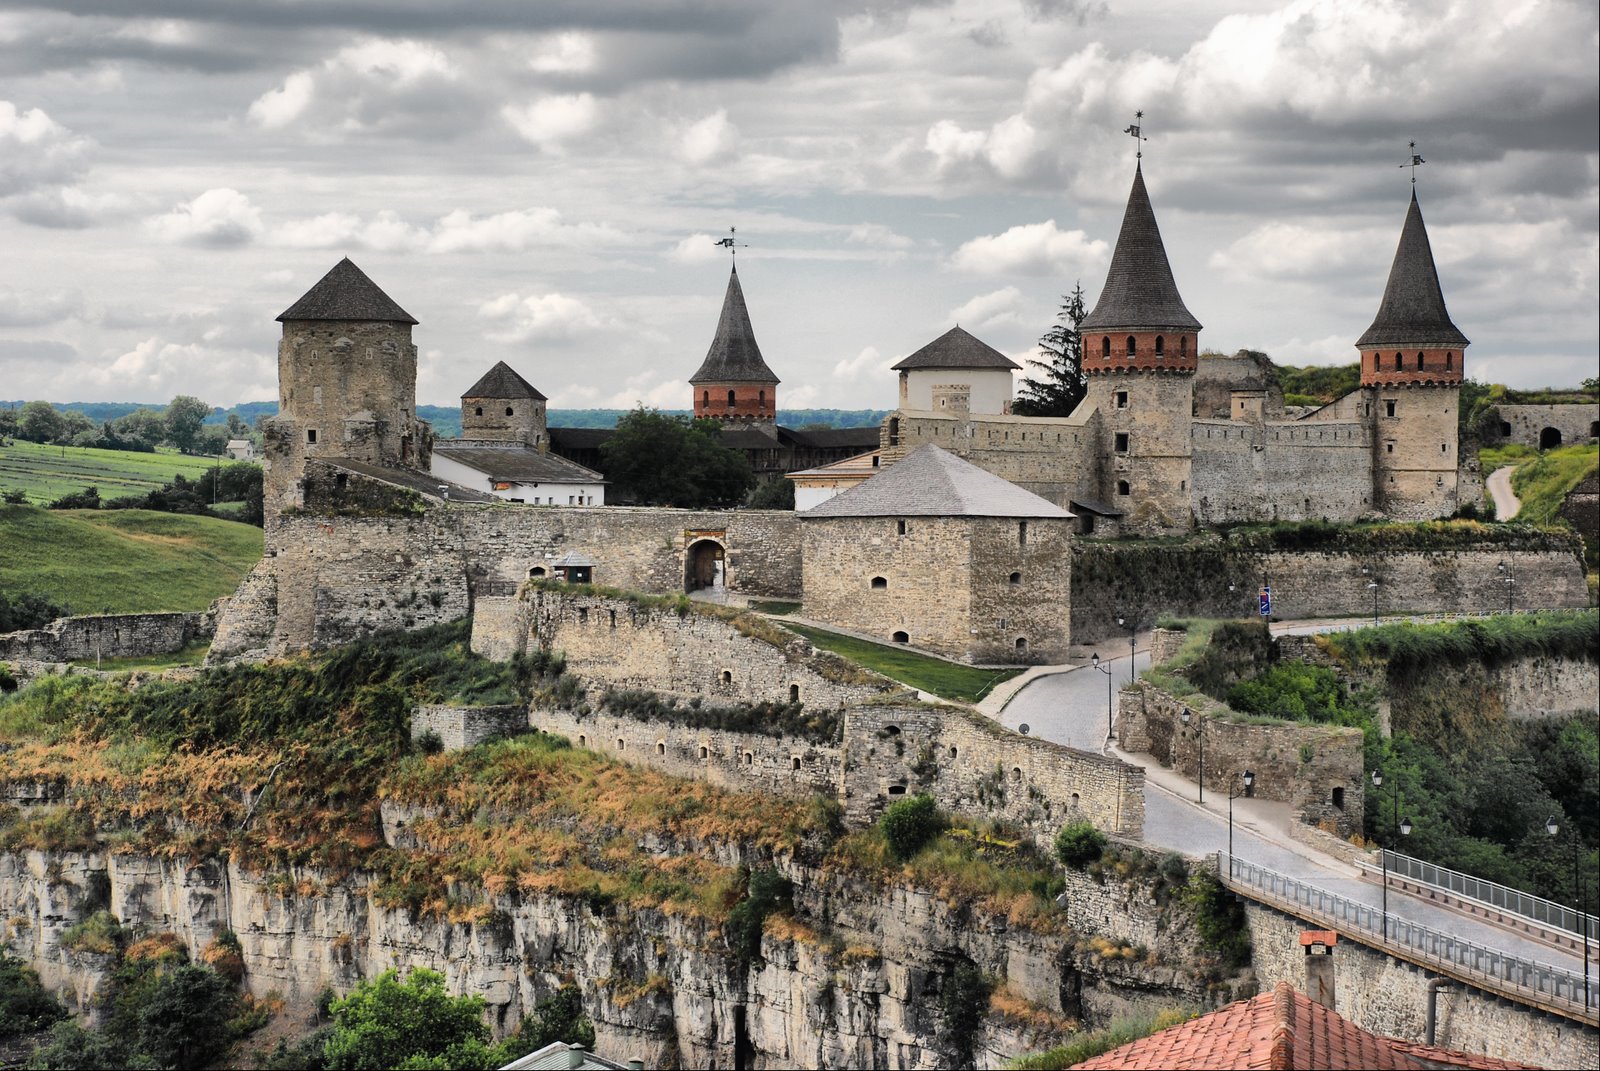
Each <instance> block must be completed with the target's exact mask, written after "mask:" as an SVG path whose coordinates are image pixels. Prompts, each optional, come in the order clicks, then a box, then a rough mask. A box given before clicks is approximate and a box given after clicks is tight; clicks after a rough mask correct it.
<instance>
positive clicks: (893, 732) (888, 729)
mask: <svg viewBox="0 0 1600 1071" xmlns="http://www.w3.org/2000/svg"><path fill="white" fill-rule="evenodd" d="M883 732H884V735H886V736H899V735H900V726H898V725H885V726H884V727H883Z"/></svg>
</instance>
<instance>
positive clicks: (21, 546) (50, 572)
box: [0, 505, 261, 614]
mask: <svg viewBox="0 0 1600 1071" xmlns="http://www.w3.org/2000/svg"><path fill="white" fill-rule="evenodd" d="M260 558H261V529H259V528H256V527H254V526H252V525H248V524H240V523H238V522H236V521H223V520H218V519H217V518H215V517H190V516H185V515H182V514H176V513H153V512H151V511H149V510H139V509H128V510H44V509H39V508H38V507H36V506H8V505H0V590H4V591H6V592H8V593H16V592H31V593H33V594H36V595H43V596H45V597H46V598H48V599H50V600H52V601H53V602H56V603H59V604H60V605H63V606H66V607H67V608H68V609H70V610H71V611H72V612H73V613H86V614H87V613H99V612H100V611H102V610H104V609H107V608H109V609H110V610H111V611H112V612H113V613H158V612H165V611H176V610H204V609H205V608H206V607H207V606H208V605H210V604H211V601H212V600H213V599H216V598H218V597H219V596H222V595H228V594H231V593H232V592H233V590H234V588H236V587H238V585H239V581H240V580H241V579H243V577H244V575H245V573H247V572H249V571H250V568H251V567H252V566H253V565H255V563H256V562H257V561H259V560H260Z"/></svg>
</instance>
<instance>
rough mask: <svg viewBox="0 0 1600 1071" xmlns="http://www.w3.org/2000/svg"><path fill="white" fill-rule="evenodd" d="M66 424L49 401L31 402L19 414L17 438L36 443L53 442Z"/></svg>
mask: <svg viewBox="0 0 1600 1071" xmlns="http://www.w3.org/2000/svg"><path fill="white" fill-rule="evenodd" d="M65 426H66V425H65V422H64V421H63V420H62V419H61V414H60V413H59V412H58V411H57V410H56V407H55V406H53V405H51V404H50V403H49V402H38V401H34V402H29V403H28V404H26V405H24V406H23V407H22V412H21V413H20V414H18V416H17V438H19V439H27V440H28V441H29V442H35V443H53V442H55V441H56V439H57V438H58V437H59V436H60V435H61V432H62V429H63V428H64V427H65Z"/></svg>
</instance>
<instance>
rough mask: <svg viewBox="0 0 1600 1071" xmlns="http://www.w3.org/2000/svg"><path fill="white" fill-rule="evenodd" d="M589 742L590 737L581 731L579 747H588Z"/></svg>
mask: <svg viewBox="0 0 1600 1071" xmlns="http://www.w3.org/2000/svg"><path fill="white" fill-rule="evenodd" d="M588 744H589V738H588V737H587V736H584V735H583V734H582V733H579V734H578V746H579V747H587V746H588Z"/></svg>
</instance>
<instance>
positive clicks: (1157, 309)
mask: <svg viewBox="0 0 1600 1071" xmlns="http://www.w3.org/2000/svg"><path fill="white" fill-rule="evenodd" d="M1081 327H1082V329H1083V330H1087V331H1099V330H1102V329H1106V328H1118V329H1126V328H1130V327H1149V328H1159V327H1167V328H1181V329H1184V330H1188V331H1198V330H1200V321H1199V320H1196V319H1195V318H1194V315H1193V314H1192V313H1190V312H1189V310H1188V309H1187V308H1185V307H1184V304H1183V298H1181V297H1179V296H1178V284H1177V283H1176V282H1174V281H1173V278H1172V265H1171V264H1169V263H1167V248H1166V246H1164V245H1162V244H1161V230H1160V228H1158V227H1157V226H1156V214H1155V210H1154V209H1152V208H1151V207H1150V195H1149V193H1147V192H1146V191H1145V188H1144V169H1143V167H1135V168H1134V171H1133V190H1132V191H1131V192H1130V193H1129V194H1128V209H1127V211H1126V212H1124V213H1123V215H1122V231H1121V232H1120V233H1119V234H1118V235H1117V250H1116V252H1115V253H1113V254H1112V255H1111V270H1110V271H1108V272H1106V285H1105V288H1104V289H1102V290H1101V291H1100V300H1098V301H1096V302H1095V304H1094V311H1093V312H1091V313H1090V314H1089V315H1088V316H1085V317H1084V319H1083V323H1082V325H1081Z"/></svg>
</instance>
